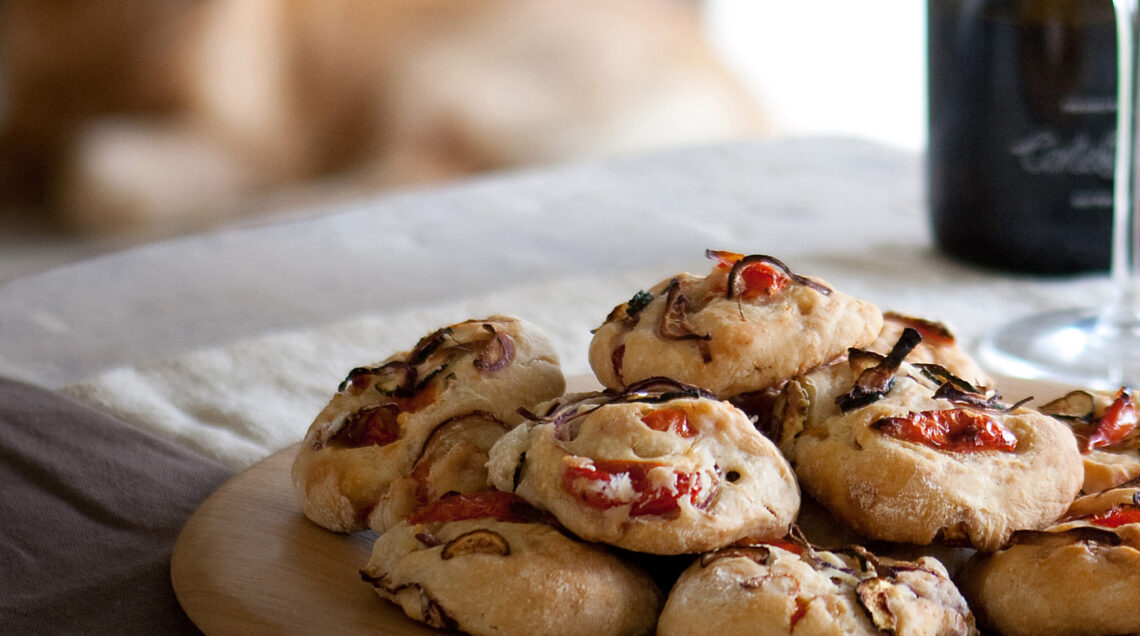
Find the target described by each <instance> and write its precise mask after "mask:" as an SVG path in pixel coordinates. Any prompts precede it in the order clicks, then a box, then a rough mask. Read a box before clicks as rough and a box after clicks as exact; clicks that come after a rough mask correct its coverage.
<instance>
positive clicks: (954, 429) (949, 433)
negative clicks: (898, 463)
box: [872, 409, 1017, 452]
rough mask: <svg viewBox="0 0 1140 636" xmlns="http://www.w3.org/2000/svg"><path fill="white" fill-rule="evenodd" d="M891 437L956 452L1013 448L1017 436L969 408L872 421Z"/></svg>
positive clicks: (924, 412)
mask: <svg viewBox="0 0 1140 636" xmlns="http://www.w3.org/2000/svg"><path fill="white" fill-rule="evenodd" d="M872 428H874V429H876V430H879V431H881V432H883V433H886V434H887V435H890V436H891V437H895V438H898V439H903V440H906V441H909V442H916V443H920V444H926V445H927V446H931V447H933V448H937V449H939V450H946V451H954V452H970V451H985V450H998V451H1012V450H1014V449H1015V448H1017V437H1016V436H1015V435H1014V434H1013V432H1012V431H1010V430H1009V429H1007V428H1005V427H1004V426H1002V425H1001V424H999V423H998V422H997V421H996V420H994V419H993V418H992V417H990V416H988V415H986V414H984V413H979V412H976V411H968V410H966V409H947V410H942V411H922V412H918V413H911V414H910V415H907V416H905V417H887V418H883V419H881V420H879V421H877V422H875V423H874V424H873V425H872Z"/></svg>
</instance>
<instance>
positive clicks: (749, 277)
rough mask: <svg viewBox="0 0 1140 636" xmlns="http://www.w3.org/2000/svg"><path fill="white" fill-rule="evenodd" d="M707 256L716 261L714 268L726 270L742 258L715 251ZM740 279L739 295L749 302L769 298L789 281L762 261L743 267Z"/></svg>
mask: <svg viewBox="0 0 1140 636" xmlns="http://www.w3.org/2000/svg"><path fill="white" fill-rule="evenodd" d="M709 255H710V256H713V257H715V258H716V259H717V264H716V267H717V268H718V269H726V270H730V269H732V266H733V265H735V264H736V263H737V261H739V260H741V259H742V258H744V255H743V254H737V253H736V252H721V251H715V250H712V251H710V252H709ZM740 278H741V280H742V281H743V283H744V289H743V290H741V291H740V292H739V293H740V297H741V298H743V299H744V300H751V299H753V298H756V297H757V296H761V295H764V296H771V295H772V294H775V293H776V292H778V291H780V290H781V289H783V288H784V287H785V286H786V285H787V284H788V282H789V281H790V280H791V279H790V278H789V277H788V275H787V274H785V273H784V272H783V271H781V270H780V269H779V268H778V267H776V266H774V265H772V264H770V263H765V262H763V261H760V262H756V263H752V264H751V265H746V266H744V269H743V271H741V272H740Z"/></svg>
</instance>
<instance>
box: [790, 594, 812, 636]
mask: <svg viewBox="0 0 1140 636" xmlns="http://www.w3.org/2000/svg"><path fill="white" fill-rule="evenodd" d="M810 602H811V601H810V600H808V599H805V598H804V597H802V596H797V597H796V609H795V611H794V612H792V616H791V617H790V618H789V619H788V629H789V631H795V629H796V624H797V623H799V622H800V620H801V619H803V617H804V616H807V612H808V603H810Z"/></svg>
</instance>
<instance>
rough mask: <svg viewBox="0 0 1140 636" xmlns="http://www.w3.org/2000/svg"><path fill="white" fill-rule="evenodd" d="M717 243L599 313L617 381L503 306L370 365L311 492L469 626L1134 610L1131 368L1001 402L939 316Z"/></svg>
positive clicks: (876, 622)
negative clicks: (573, 375) (1082, 386)
mask: <svg viewBox="0 0 1140 636" xmlns="http://www.w3.org/2000/svg"><path fill="white" fill-rule="evenodd" d="M707 255H708V256H709V258H710V259H711V260H712V265H711V268H710V271H709V272H708V273H707V275H704V276H696V275H691V274H678V275H677V276H674V277H671V278H669V279H667V280H665V281H662V282H660V283H658V284H657V285H655V286H653V287H650V288H648V289H646V290H641V291H637V292H636V293H634V294H633V295H632V297H631V298H630V299H629V300H628V301H626V302H623V303H621V304H619V305H617V306H616V307H615V308H614V309H613V311H612V312H610V314H609V315H608V316H607V317H606V318H605V320H604V322H603V323H602V324H601V326H600V327H598V328H597V329H596V330H595V332H594V337H593V340H592V342H591V345H590V350H589V359H590V364H591V367H592V368H593V370H594V373H595V375H596V377H597V380H598V382H599V383H600V384H601V386H602V387H604V388H602V389H601V390H598V391H593V392H585V393H566V392H565V381H564V379H563V376H562V373H561V371H560V368H559V365H558V358H557V355H556V353H555V352H554V350H553V348H552V346H551V344H550V342H549V340H548V339H547V338H546V336H545V335H544V334H542V333H541V332H540V331H539V330H538V329H537V328H536V327H535V326H533V325H531V324H529V323H526V322H525V321H523V320H519V319H517V318H511V317H503V316H492V317H489V318H486V319H482V320H469V321H466V322H463V323H459V324H455V325H451V326H449V327H445V328H442V329H439V330H437V331H434V332H431V333H430V334H428V335H427V336H425V337H424V338H422V339H421V340H420V341H419V342H418V343H416V344H415V346H414V347H412V348H411V349H410V350H408V351H405V352H401V353H397V354H394V355H392V356H390V357H389V358H388V359H386V360H384V361H383V362H380V363H377V364H375V365H371V366H366V367H360V368H356V369H353V370H351V371H350V372H349V373H348V376H347V377H346V378H345V380H344V382H343V383H342V384H341V385H340V386H339V387H338V389H337V391H336V393H335V394H334V395H333V397H332V399H331V401H330V402H329V404H328V406H327V407H325V409H324V410H323V411H321V413H320V414H319V415H318V416H317V417H316V419H315V420H314V422H313V424H312V426H311V427H310V428H309V431H308V432H307V434H306V436H305V439H304V441H303V443H302V444H301V446H300V450H299V451H298V453H297V457H296V459H295V461H294V464H293V471H292V479H293V485H294V489H295V492H296V495H297V499H298V502H299V504H300V506H301V508H302V510H303V511H304V512H305V514H306V515H307V516H308V518H309V519H311V520H312V521H313V522H315V523H317V524H319V525H321V526H323V527H325V528H327V529H328V530H330V531H334V532H359V531H373V532H375V533H378V537H377V538H376V540H375V544H374V547H373V552H372V556H371V558H370V560H369V561H368V562H367V563H366V564H362V570H361V574H362V577H363V579H364V581H365V582H366V584H370V585H371V586H372V587H373V589H374V590H375V591H376V593H377V594H378V595H379V596H380V597H382V598H384V599H387V600H388V601H390V602H393V603H395V604H397V605H398V606H400V607H401V608H402V609H403V611H404V612H405V613H406V614H407V615H408V616H409V617H411V618H413V619H415V620H418V621H422V622H424V623H426V624H428V625H431V626H433V627H437V628H442V629H450V630H460V631H464V632H468V633H472V634H578V633H581V634H589V635H591V636H598V635H602V634H651V633H660V634H700V633H708V634H757V633H759V634H791V633H793V632H794V633H796V634H800V635H810V634H864V633H865V634H879V633H883V632H888V633H897V634H977V633H980V632H979V629H983V630H994V633H1000V634H1010V635H1016V634H1120V633H1130V632H1137V631H1140V615H1137V613H1136V612H1132V611H1128V610H1130V609H1131V608H1132V607H1133V606H1134V604H1135V603H1136V602H1137V601H1140V494H1138V491H1140V487H1138V486H1140V484H1133V483H1130V482H1133V481H1135V480H1136V478H1137V477H1140V450H1138V449H1140V431H1137V428H1136V419H1137V416H1136V409H1135V405H1134V403H1133V400H1132V395H1131V392H1130V391H1129V390H1128V389H1121V390H1120V391H1119V392H1117V393H1115V394H1113V393H1095V392H1086V391H1077V392H1073V393H1070V394H1068V395H1065V396H1062V397H1060V398H1058V399H1055V400H1054V401H1052V402H1050V403H1048V404H1045V405H1044V406H1041V407H1038V408H1029V407H1027V406H1025V405H1023V404H1008V403H1006V402H1003V401H1002V398H1001V396H999V395H997V394H996V392H995V391H994V390H993V389H992V382H991V381H990V380H989V379H988V378H987V377H986V375H985V374H984V373H983V372H982V370H981V369H980V368H979V367H978V366H977V365H976V364H975V363H974V362H973V361H972V360H971V359H970V358H969V356H968V355H966V354H965V353H964V352H963V351H962V350H961V349H960V348H959V347H958V346H957V344H956V343H955V341H954V337H953V335H952V334H951V333H950V332H949V331H948V330H947V329H946V328H945V327H944V326H942V325H941V324H940V323H937V322H933V321H930V320H926V319H921V318H914V317H908V316H903V315H899V314H894V313H889V312H888V313H884V312H882V311H880V309H878V308H877V307H875V306H874V305H872V304H870V303H868V302H865V301H862V300H859V299H856V298H853V297H851V296H848V295H845V294H843V293H842V292H840V291H838V290H836V289H834V288H832V287H831V286H830V285H828V284H827V283H826V282H824V281H822V280H820V279H818V278H813V277H810V276H807V275H803V274H800V273H796V272H794V271H792V270H791V269H790V268H789V267H788V266H787V265H785V264H784V263H783V262H781V261H780V260H778V259H776V258H773V257H770V256H764V255H751V256H744V255H741V254H735V253H729V252H715V251H709V252H708V253H707Z"/></svg>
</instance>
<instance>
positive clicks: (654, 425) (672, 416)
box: [641, 409, 697, 437]
mask: <svg viewBox="0 0 1140 636" xmlns="http://www.w3.org/2000/svg"><path fill="white" fill-rule="evenodd" d="M641 421H642V422H644V423H645V425H646V426H648V427H649V428H651V429H653V430H655V431H663V432H671V433H674V434H676V435H680V436H681V437H695V436H696V434H697V431H696V430H695V429H694V428H693V427H692V426H690V424H689V414H688V413H686V412H684V411H682V410H681V409H657V410H656V411H650V412H649V413H648V414H646V415H645V416H644V417H642V418H641Z"/></svg>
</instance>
